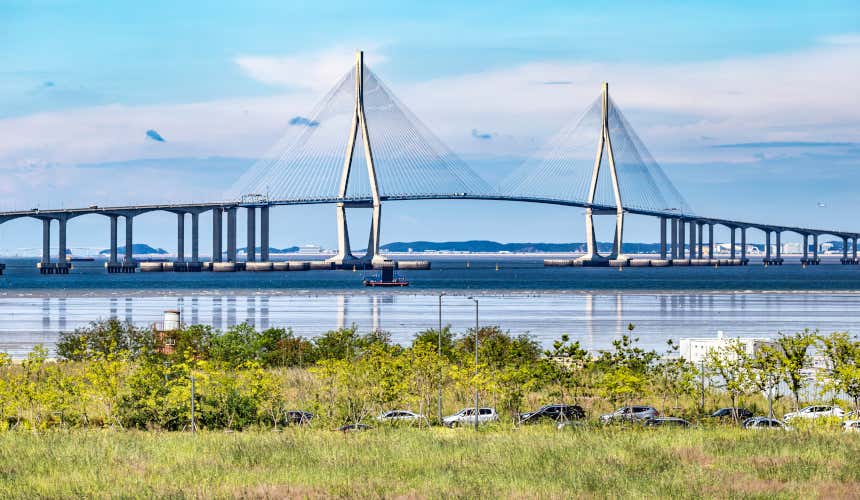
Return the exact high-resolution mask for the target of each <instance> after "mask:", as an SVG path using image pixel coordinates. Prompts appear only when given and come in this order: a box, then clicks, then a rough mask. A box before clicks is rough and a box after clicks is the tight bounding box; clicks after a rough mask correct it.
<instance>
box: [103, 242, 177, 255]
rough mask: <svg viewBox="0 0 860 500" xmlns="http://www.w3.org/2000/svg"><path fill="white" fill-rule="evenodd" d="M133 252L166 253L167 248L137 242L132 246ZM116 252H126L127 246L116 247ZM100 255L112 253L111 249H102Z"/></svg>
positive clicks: (145, 253)
mask: <svg viewBox="0 0 860 500" xmlns="http://www.w3.org/2000/svg"><path fill="white" fill-rule="evenodd" d="M131 252H132V253H133V254H135V255H165V254H167V250H165V249H163V248H153V247H151V246H149V245H147V244H145V243H135V244H133V245H132V246H131ZM116 253H117V254H119V255H122V254H124V253H125V247H119V248H117V249H116ZM99 255H110V249H109V248H108V249H106V250H102V251H101V252H99Z"/></svg>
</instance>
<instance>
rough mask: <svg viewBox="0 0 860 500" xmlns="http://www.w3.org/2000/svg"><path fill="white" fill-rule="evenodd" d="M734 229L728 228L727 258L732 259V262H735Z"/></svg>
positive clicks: (732, 227)
mask: <svg viewBox="0 0 860 500" xmlns="http://www.w3.org/2000/svg"><path fill="white" fill-rule="evenodd" d="M735 229H736V228H735V227H734V226H730V227H729V245H730V248H729V258H730V259H732V262H734V261H735V255H736V254H735Z"/></svg>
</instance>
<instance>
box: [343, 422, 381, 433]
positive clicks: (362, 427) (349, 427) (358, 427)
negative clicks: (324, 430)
mask: <svg viewBox="0 0 860 500" xmlns="http://www.w3.org/2000/svg"><path fill="white" fill-rule="evenodd" d="M370 429H373V427H371V426H369V425H367V424H346V425H342V426H340V427H338V428H337V430H339V431H340V432H354V431H367V430H370Z"/></svg>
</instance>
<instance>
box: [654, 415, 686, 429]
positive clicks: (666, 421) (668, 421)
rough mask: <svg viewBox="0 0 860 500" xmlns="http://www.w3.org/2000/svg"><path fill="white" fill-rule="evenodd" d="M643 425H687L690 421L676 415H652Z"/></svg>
mask: <svg viewBox="0 0 860 500" xmlns="http://www.w3.org/2000/svg"><path fill="white" fill-rule="evenodd" d="M643 425H644V426H645V427H689V426H690V422H687V421H686V420H684V419H683V418H676V417H654V418H649V419H648V420H646V421H645V422H644V423H643Z"/></svg>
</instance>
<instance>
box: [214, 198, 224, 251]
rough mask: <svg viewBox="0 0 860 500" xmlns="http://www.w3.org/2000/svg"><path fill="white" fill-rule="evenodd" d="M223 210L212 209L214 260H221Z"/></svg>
mask: <svg viewBox="0 0 860 500" xmlns="http://www.w3.org/2000/svg"><path fill="white" fill-rule="evenodd" d="M222 214H223V210H222V209H221V208H213V209H212V262H221V241H222V237H221V222H222V219H223V217H222Z"/></svg>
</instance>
